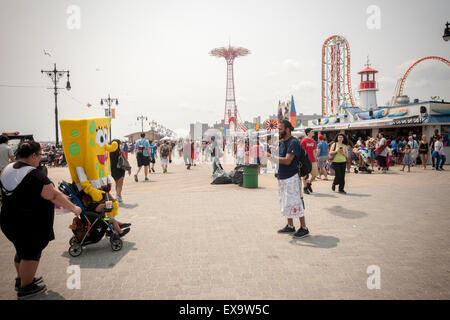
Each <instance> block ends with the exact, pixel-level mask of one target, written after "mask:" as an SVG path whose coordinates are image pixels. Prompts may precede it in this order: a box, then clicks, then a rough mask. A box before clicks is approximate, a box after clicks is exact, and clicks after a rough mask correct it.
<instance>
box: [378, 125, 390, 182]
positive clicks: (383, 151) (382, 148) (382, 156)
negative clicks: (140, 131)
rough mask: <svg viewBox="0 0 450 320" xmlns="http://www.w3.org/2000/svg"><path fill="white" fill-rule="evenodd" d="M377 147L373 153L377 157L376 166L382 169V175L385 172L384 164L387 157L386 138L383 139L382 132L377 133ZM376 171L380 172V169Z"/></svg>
mask: <svg viewBox="0 0 450 320" xmlns="http://www.w3.org/2000/svg"><path fill="white" fill-rule="evenodd" d="M378 138H379V141H378V147H377V149H376V151H375V154H376V155H377V160H378V166H379V167H381V168H383V173H386V172H387V164H386V157H387V152H388V150H387V147H388V144H387V141H386V138H385V137H384V134H383V133H382V132H380V133H378ZM378 170H380V168H378Z"/></svg>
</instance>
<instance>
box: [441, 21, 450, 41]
mask: <svg viewBox="0 0 450 320" xmlns="http://www.w3.org/2000/svg"><path fill="white" fill-rule="evenodd" d="M449 26H450V23H448V21H447V23H446V24H445V27H446V28H445V30H444V35H443V36H442V38H443V39H444V40H445V41H448V40H450V27H449Z"/></svg>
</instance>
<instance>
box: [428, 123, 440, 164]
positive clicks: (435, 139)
mask: <svg viewBox="0 0 450 320" xmlns="http://www.w3.org/2000/svg"><path fill="white" fill-rule="evenodd" d="M438 140H439V130H438V129H435V130H434V135H433V136H432V137H431V138H430V143H429V144H428V145H429V147H430V151H431V153H433V152H434V144H435V143H436V141H438ZM435 159H436V158H435V157H433V156H432V157H431V163H432V165H431V169H432V170H434V167H435Z"/></svg>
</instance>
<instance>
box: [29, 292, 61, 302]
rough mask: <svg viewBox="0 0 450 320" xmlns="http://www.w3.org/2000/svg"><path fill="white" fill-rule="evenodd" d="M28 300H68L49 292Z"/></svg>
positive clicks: (56, 293)
mask: <svg viewBox="0 0 450 320" xmlns="http://www.w3.org/2000/svg"><path fill="white" fill-rule="evenodd" d="M27 300H66V299H65V298H64V297H63V296H62V295H60V294H59V293H58V292H55V291H52V290H48V291H46V292H44V293H41V294H38V295H37V296H34V297H32V298H30V299H27Z"/></svg>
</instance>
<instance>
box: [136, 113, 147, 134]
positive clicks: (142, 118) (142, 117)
mask: <svg viewBox="0 0 450 320" xmlns="http://www.w3.org/2000/svg"><path fill="white" fill-rule="evenodd" d="M137 120H138V121H139V120H141V132H144V120H145V121H147V120H148V119H147V117H144V116H143V115H140V116H139V117H137Z"/></svg>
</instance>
